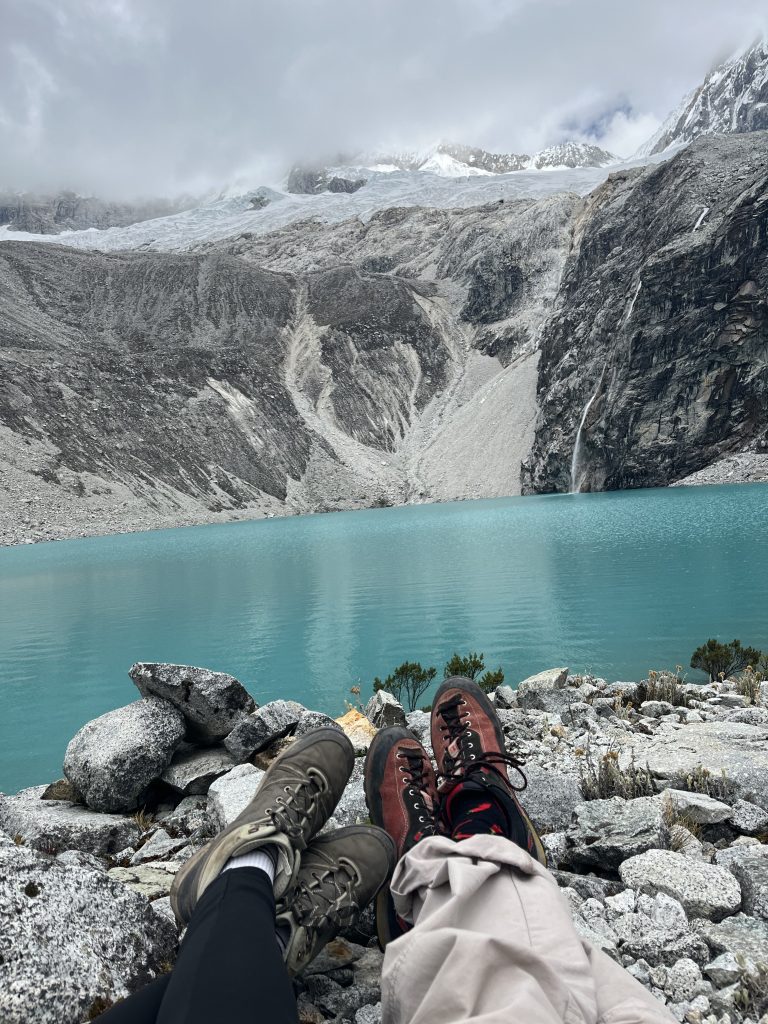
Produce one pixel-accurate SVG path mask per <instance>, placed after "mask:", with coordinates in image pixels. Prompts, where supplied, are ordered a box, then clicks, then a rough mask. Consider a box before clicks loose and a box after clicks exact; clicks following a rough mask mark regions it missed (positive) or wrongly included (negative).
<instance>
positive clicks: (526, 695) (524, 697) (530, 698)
mask: <svg viewBox="0 0 768 1024" xmlns="http://www.w3.org/2000/svg"><path fill="white" fill-rule="evenodd" d="M521 685H522V684H521ZM517 704H518V707H521V708H523V709H524V710H525V711H546V712H547V714H549V715H560V717H561V718H562V719H563V721H564V722H566V723H569V721H570V719H569V717H568V716H569V713H570V711H571V708H572V706H574V705H579V706H580V707H581V706H582V705H584V701H583V700H582V697H581V694H580V693H579V691H578V690H577V689H575V688H573V687H570V686H569V687H567V688H564V689H556V688H554V687H542V688H541V689H533V688H532V689H527V690H522V691H520V690H519V691H518V695H517ZM584 706H586V707H589V709H590V711H592V708H591V706H590V705H584ZM591 717H593V718H595V717H596V712H594V711H592V716H591Z"/></svg>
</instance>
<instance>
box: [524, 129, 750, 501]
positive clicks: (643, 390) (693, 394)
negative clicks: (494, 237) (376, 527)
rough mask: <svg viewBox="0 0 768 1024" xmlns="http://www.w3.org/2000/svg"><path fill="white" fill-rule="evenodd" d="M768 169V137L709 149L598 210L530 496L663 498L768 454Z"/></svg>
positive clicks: (608, 195) (572, 265) (567, 292)
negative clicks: (713, 470)
mask: <svg viewBox="0 0 768 1024" xmlns="http://www.w3.org/2000/svg"><path fill="white" fill-rule="evenodd" d="M765 156H766V137H765V135H762V134H761V135H751V136H739V137H731V138H718V139H708V140H701V141H700V142H697V143H694V144H693V145H691V146H690V147H689V148H688V149H687V150H685V151H683V152H682V153H680V154H679V155H678V156H677V157H675V158H674V159H673V160H671V161H669V162H667V163H665V164H662V165H660V166H658V167H652V168H648V169H646V170H644V171H638V172H635V173H634V174H621V175H614V176H612V177H611V178H610V179H609V180H608V182H606V183H605V185H604V186H602V187H600V188H598V189H597V190H596V191H595V192H594V193H592V195H591V196H590V197H588V198H587V200H586V201H585V204H584V208H583V210H582V212H581V214H580V215H579V216H578V217H577V218H576V219H575V220H574V237H573V247H572V250H571V252H570V254H569V257H568V261H567V264H566V267H565V271H564V273H563V279H562V284H561V287H560V293H559V295H558V298H557V302H556V305H555V310H554V312H553V315H552V317H551V319H550V321H549V323H548V324H547V326H546V329H545V330H544V332H543V341H542V346H541V362H540V370H539V391H538V397H539V405H540V419H539V422H538V425H537V431H536V440H535V442H534V446H533V451H532V453H531V456H530V459H529V460H528V462H527V465H526V466H525V467H524V471H523V478H524V489H525V490H528V491H562V490H566V489H568V488H569V486H575V487H577V488H578V487H580V488H581V489H582V490H603V489H614V488H622V487H641V486H654V485H664V484H667V483H670V482H671V481H673V480H676V479H678V478H680V477H682V476H685V475H687V474H689V473H692V472H695V471H696V470H700V469H702V468H703V467H704V466H707V465H709V464H710V463H711V462H714V461H715V460H716V459H718V458H719V457H721V456H722V455H724V454H727V453H730V452H736V451H741V450H743V449H745V448H747V447H749V446H750V445H757V446H758V447H760V446H761V445H764V444H768V434H767V433H766V430H767V428H768V418H767V417H766V415H765V410H766V408H768V365H767V364H766V353H767V352H768V321H767V319H766V314H767V312H768V307H767V305H766V299H767V298H768V294H767V292H766V289H767V288H768V264H767V263H766V255H767V254H768V195H767V194H766V185H767V184H768V171H766V161H765ZM580 425H581V431H579V427H580ZM577 435H578V445H577ZM575 449H577V450H576V452H575V455H574V450H575Z"/></svg>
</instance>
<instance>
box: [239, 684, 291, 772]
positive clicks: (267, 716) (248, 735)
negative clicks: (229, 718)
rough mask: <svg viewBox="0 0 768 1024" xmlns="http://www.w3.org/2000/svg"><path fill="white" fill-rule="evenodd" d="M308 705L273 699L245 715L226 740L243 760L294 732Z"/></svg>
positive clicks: (240, 760) (240, 759)
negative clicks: (250, 713) (305, 706)
mask: <svg viewBox="0 0 768 1024" xmlns="http://www.w3.org/2000/svg"><path fill="white" fill-rule="evenodd" d="M305 711H306V708H304V707H302V706H301V704H299V703H297V701H295V700H272V701H270V702H269V703H268V704H264V705H263V706H262V707H260V708H258V709H257V710H256V711H254V713H253V714H252V715H248V717H247V718H243V719H241V720H240V721H239V722H238V724H237V725H236V726H235V727H234V729H233V730H232V732H231V733H230V734H229V735H228V736H227V738H226V739H225V740H224V746H225V747H226V748H227V750H228V751H229V753H230V754H231V755H232V757H234V759H235V760H236V761H237V762H238V763H240V762H242V761H247V760H248V758H249V757H252V756H253V755H254V754H257V753H258V752H259V751H260V750H263V749H264V748H265V747H268V746H269V745H270V744H271V743H274V742H275V740H279V739H282V737H283V736H287V735H288V734H289V733H292V732H293V731H294V729H295V728H296V726H297V725H298V723H299V719H300V718H301V716H302V714H304V712H305Z"/></svg>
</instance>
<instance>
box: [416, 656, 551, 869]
mask: <svg viewBox="0 0 768 1024" xmlns="http://www.w3.org/2000/svg"><path fill="white" fill-rule="evenodd" d="M431 733H432V747H433V749H434V751H435V760H436V762H437V770H438V776H439V778H440V785H439V787H438V791H439V793H440V796H441V809H442V810H441V825H442V826H443V828H444V830H445V831H446V832H448V833H449V834H452V835H453V837H454V838H465V835H464V834H459V835H456V834H455V833H454V829H455V826H456V820H455V815H454V814H453V813H452V810H453V808H452V805H456V806H458V805H459V804H461V805H462V807H463V810H464V811H466V810H467V804H468V801H469V802H470V803H471V801H472V798H471V794H472V792H473V791H474V792H475V793H476V794H477V802H476V804H475V806H474V807H471V808H470V810H469V811H468V813H469V814H474V813H480V814H481V816H485V818H486V820H489V821H490V820H493V817H494V808H496V807H497V806H498V810H499V812H500V813H499V814H498V815H497V821H498V822H500V824H497V821H496V820H495V821H494V825H493V826H492V827H491V826H489V827H488V829H487V830H486V831H488V832H491V833H496V834H501V835H505V836H506V837H507V838H508V839H511V840H512V842H514V843H517V845H518V846H522V848H523V849H524V850H527V851H528V853H529V854H530V855H531V856H532V857H533V858H534V859H535V860H538V861H539V863H541V864H544V865H546V863H547V855H546V851H545V850H544V847H543V845H542V843H541V839H540V838H539V836H538V834H537V832H536V829H535V828H534V826H533V823H532V822H531V820H530V818H529V817H528V815H527V814H526V813H525V810H524V809H523V807H522V805H521V804H520V801H519V800H518V798H517V791H519V790H523V789H525V786H526V785H527V780H526V778H525V775H524V774H523V771H522V765H521V763H520V762H519V761H518V760H517V758H515V757H513V756H512V755H511V754H508V753H507V751H506V749H505V744H504V732H503V730H502V727H501V722H500V721H499V718H498V716H497V714H496V711H495V710H494V707H493V705H492V704H491V702H490V700H489V699H488V697H487V696H486V695H485V694H484V693H483V691H482V690H481V689H480V687H479V686H478V685H477V683H475V682H473V681H472V680H471V679H464V678H463V677H461V676H453V677H451V678H450V679H446V680H445V682H443V683H442V684H441V685H440V687H439V688H438V691H437V693H436V694H435V699H434V701H433V704H432V721H431ZM508 767H510V768H514V769H515V771H516V772H517V773H518V774H519V776H520V778H521V780H522V784H521V785H519V786H513V785H512V784H511V783H510V781H509V776H508V775H507V768H508ZM457 789H461V791H462V797H461V800H459V793H458V792H456V790H457ZM489 801H491V803H490V804H489ZM489 811H490V812H491V813H490V816H489V815H488V812H489Z"/></svg>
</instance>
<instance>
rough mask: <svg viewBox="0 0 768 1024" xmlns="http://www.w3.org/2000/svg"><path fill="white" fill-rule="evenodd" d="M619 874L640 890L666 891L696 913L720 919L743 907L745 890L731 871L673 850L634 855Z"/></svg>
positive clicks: (654, 893)
mask: <svg viewBox="0 0 768 1024" xmlns="http://www.w3.org/2000/svg"><path fill="white" fill-rule="evenodd" d="M619 875H620V876H621V880H622V882H624V884H625V885H627V886H629V887H630V888H632V889H636V890H638V891H639V892H644V893H648V894H649V895H652V896H653V895H656V893H660V892H663V893H666V894H667V895H668V896H671V897H672V898H673V899H676V900H678V901H679V902H680V904H681V905H682V906H683V908H684V909H685V911H686V913H688V914H689V915H690V916H692V917H705V918H708V919H709V920H711V921H720V920H721V919H722V918H724V917H727V916H729V915H730V914H735V913H736V911H737V910H739V908H740V907H741V890H740V888H739V884H738V882H737V881H736V879H735V878H734V877H733V875H732V874H731V873H730V871H728V870H727V869H726V868H722V867H718V866H717V865H715V864H706V863H703V862H700V861H696V860H692V859H691V858H689V857H683V856H682V854H679V853H675V852H674V851H672V850H648V851H647V852H646V853H641V854H638V855H637V856H635V857H630V858H629V859H628V860H625V861H624V863H623V864H622V865H621V866H620V868H619Z"/></svg>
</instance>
